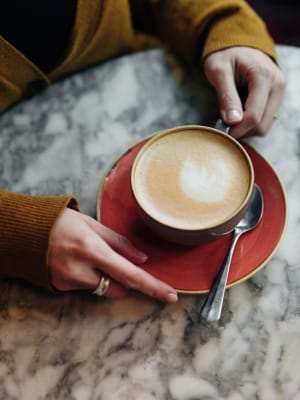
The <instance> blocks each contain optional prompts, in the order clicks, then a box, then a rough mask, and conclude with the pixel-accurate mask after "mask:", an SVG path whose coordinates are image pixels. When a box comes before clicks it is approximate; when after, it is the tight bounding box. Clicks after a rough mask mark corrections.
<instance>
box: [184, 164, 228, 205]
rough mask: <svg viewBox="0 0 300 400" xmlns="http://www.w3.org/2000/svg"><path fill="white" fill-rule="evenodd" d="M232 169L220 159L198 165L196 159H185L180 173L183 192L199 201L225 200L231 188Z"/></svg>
mask: <svg viewBox="0 0 300 400" xmlns="http://www.w3.org/2000/svg"><path fill="white" fill-rule="evenodd" d="M230 176H231V174H230V169H229V168H228V167H227V165H226V163H225V162H224V161H222V160H220V159H215V160H211V161H210V162H209V164H208V165H202V166H201V165H198V164H197V163H196V162H195V160H190V159H187V160H184V161H183V163H182V167H181V172H180V175H179V180H180V187H181V189H182V190H183V192H184V193H185V194H186V195H187V196H189V197H191V198H192V199H194V200H195V201H197V202H215V201H222V200H225V197H226V194H227V193H228V189H229V188H230Z"/></svg>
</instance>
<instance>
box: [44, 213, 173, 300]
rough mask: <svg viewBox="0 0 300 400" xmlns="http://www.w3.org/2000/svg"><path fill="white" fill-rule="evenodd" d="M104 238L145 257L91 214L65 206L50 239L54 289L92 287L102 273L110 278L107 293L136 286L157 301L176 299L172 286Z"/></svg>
mask: <svg viewBox="0 0 300 400" xmlns="http://www.w3.org/2000/svg"><path fill="white" fill-rule="evenodd" d="M87 221H88V222H87ZM102 235H103V236H104V238H103V237H102ZM114 235H116V236H117V238H114ZM106 240H107V241H106ZM108 242H111V243H113V245H114V246H115V247H117V248H121V249H122V250H124V252H125V253H130V254H131V256H132V254H133V258H137V259H140V260H145V257H144V256H141V254H139V251H138V250H136V249H135V248H134V247H133V246H132V245H131V244H129V242H128V241H127V240H123V239H121V240H120V238H119V236H118V235H117V234H114V233H113V232H112V231H111V230H108V229H106V228H105V227H103V226H102V225H101V224H99V223H98V222H97V221H95V220H92V218H90V217H88V216H85V215H83V214H81V213H79V212H76V211H73V210H70V209H66V210H65V211H64V212H63V213H62V215H61V216H60V218H58V220H57V222H56V224H55V226H54V227H53V230H52V234H51V239H50V245H49V253H48V265H49V272H50V276H51V280H52V284H53V286H54V287H56V288H57V289H58V290H76V289H89V290H95V288H96V287H97V285H98V284H99V281H100V278H101V276H102V275H103V273H105V275H107V276H108V277H109V278H110V279H111V285H110V287H109V290H107V293H105V295H106V296H107V297H111V298H118V297H121V296H123V295H124V294H125V293H126V291H127V290H128V289H136V290H138V291H141V292H143V293H145V294H147V295H149V296H152V297H155V298H157V299H159V300H161V301H165V302H169V303H172V302H175V301H177V293H176V290H175V289H173V288H172V287H171V286H169V285H167V284H166V283H164V282H162V281H160V280H159V279H156V278H155V277H153V276H152V275H150V274H148V273H147V272H146V271H144V270H143V269H141V268H140V267H138V266H137V265H135V264H134V263H132V262H131V261H130V260H129V259H127V258H125V257H124V256H123V255H121V254H119V253H118V252H117V251H116V250H115V249H113V248H112V246H111V245H110V244H109V243H108Z"/></svg>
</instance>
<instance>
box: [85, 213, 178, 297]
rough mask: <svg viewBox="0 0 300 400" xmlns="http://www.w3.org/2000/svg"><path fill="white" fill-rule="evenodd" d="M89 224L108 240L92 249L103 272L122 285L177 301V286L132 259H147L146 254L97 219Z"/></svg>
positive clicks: (94, 259)
mask: <svg viewBox="0 0 300 400" xmlns="http://www.w3.org/2000/svg"><path fill="white" fill-rule="evenodd" d="M88 223H89V224H90V226H91V227H92V228H93V229H94V230H95V232H96V233H97V234H98V235H99V236H100V237H101V239H102V240H104V242H105V243H101V249H100V248H99V250H98V251H97V252H92V251H91V252H90V254H91V255H92V254H93V262H94V263H95V265H98V266H99V267H98V268H99V270H100V271H103V272H105V273H107V275H108V276H110V277H112V278H113V279H115V281H117V282H122V285H124V286H125V287H127V288H130V289H135V290H138V291H140V292H143V293H145V294H147V295H149V296H151V297H154V298H157V299H159V300H162V301H165V302H169V303H172V302H175V301H177V293H176V291H175V289H173V288H172V287H171V286H169V285H167V284H166V283H164V282H162V281H160V280H158V279H156V278H154V277H153V276H152V275H150V274H149V273H147V272H146V271H144V270H143V269H141V268H140V267H138V266H136V265H135V264H134V263H132V262H130V259H131V260H137V261H138V262H145V261H146V259H147V256H146V255H145V254H144V253H142V252H140V251H139V250H137V249H136V248H135V247H134V246H133V245H132V244H131V243H130V241H128V240H127V239H126V238H124V237H123V236H122V235H119V234H117V233H116V232H114V231H112V230H110V229H109V228H107V227H105V226H103V225H101V224H99V223H98V222H97V221H95V220H92V221H91V220H89V222H88ZM99 244H100V243H99ZM93 249H96V248H95V247H94V248H93ZM114 250H116V251H117V252H116V251H114ZM119 253H121V254H119ZM123 255H124V256H125V257H124V256H123Z"/></svg>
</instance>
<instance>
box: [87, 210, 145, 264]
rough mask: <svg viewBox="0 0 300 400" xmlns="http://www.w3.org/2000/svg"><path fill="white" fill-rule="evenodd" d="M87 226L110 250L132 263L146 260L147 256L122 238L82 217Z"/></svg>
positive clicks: (97, 223) (91, 219) (140, 262)
mask: <svg viewBox="0 0 300 400" xmlns="http://www.w3.org/2000/svg"><path fill="white" fill-rule="evenodd" d="M84 217H85V220H86V222H87V224H88V225H89V226H90V227H91V228H92V229H93V230H94V231H95V232H96V233H97V234H98V235H99V236H100V237H101V238H102V239H103V240H104V241H105V242H107V243H108V244H109V245H110V247H111V248H112V249H114V250H115V251H117V252H118V253H120V254H122V255H123V256H124V257H126V258H128V259H129V260H131V261H132V262H133V263H136V264H142V263H144V262H145V261H146V260H147V255H146V254H145V253H143V252H141V251H140V250H138V249H137V248H136V247H134V246H133V244H132V243H131V242H130V241H129V240H128V239H127V238H125V237H124V236H122V235H120V234H118V233H116V232H114V231H113V230H111V229H109V228H107V227H106V226H104V225H102V224H100V223H99V222H97V221H95V220H94V219H93V218H90V217H87V216H84Z"/></svg>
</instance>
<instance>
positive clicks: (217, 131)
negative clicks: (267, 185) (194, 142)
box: [130, 124, 254, 232]
mask: <svg viewBox="0 0 300 400" xmlns="http://www.w3.org/2000/svg"><path fill="white" fill-rule="evenodd" d="M190 129H195V130H201V131H203V130H206V131H209V132H212V133H215V134H217V135H220V136H222V137H224V138H226V140H229V141H230V142H231V143H232V144H233V145H234V146H236V147H237V148H238V149H239V150H240V152H241V153H242V154H243V156H244V158H245V160H247V165H248V168H249V178H250V180H249V188H248V193H247V195H246V196H245V198H244V200H243V202H242V203H241V204H240V205H239V207H238V208H237V209H235V210H234V212H233V213H232V214H230V215H229V216H227V217H226V218H225V219H223V220H221V221H220V222H219V223H218V224H217V225H216V224H213V225H208V226H206V227H202V228H181V227H178V226H173V225H170V224H167V223H165V222H163V221H161V220H159V219H157V218H155V217H153V216H152V215H151V214H150V213H148V211H147V210H146V209H145V208H144V207H143V205H142V204H141V202H140V201H139V198H138V195H137V192H136V187H135V184H134V176H135V171H136V168H137V164H138V162H139V160H140V158H141V157H142V155H143V154H144V153H145V151H147V149H148V148H149V147H151V146H152V144H153V143H155V142H156V141H157V140H159V139H160V138H161V137H164V136H167V135H170V134H173V133H175V132H180V131H184V130H190ZM130 186H131V191H132V194H133V197H134V199H135V201H136V203H137V204H138V207H140V209H141V210H142V211H143V212H144V213H145V214H146V215H147V216H148V217H149V218H151V219H152V220H153V221H156V223H158V224H160V225H161V226H165V227H167V228H169V229H172V230H174V231H186V232H197V231H198V232H205V231H208V230H211V229H218V228H219V227H221V226H222V225H224V224H226V223H228V221H230V220H232V219H233V218H234V217H235V216H236V215H238V214H239V213H240V212H241V211H242V210H243V208H245V207H246V206H247V204H248V202H249V199H250V197H251V195H252V191H253V187H254V167H253V164H252V161H251V158H250V156H249V155H248V153H247V151H246V149H245V148H244V147H243V146H242V144H241V143H240V142H239V141H238V140H237V139H235V138H234V137H233V136H230V134H228V133H226V132H224V131H221V130H220V129H216V128H213V127H210V126H207V125H195V124H194V125H180V126H176V127H174V128H169V129H164V130H163V131H159V132H156V133H154V134H153V135H151V136H150V139H149V140H148V141H147V142H146V143H145V144H144V145H143V146H142V148H141V149H140V150H139V151H138V153H137V155H136V157H135V159H134V161H133V163H132V166H131V171H130Z"/></svg>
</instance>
